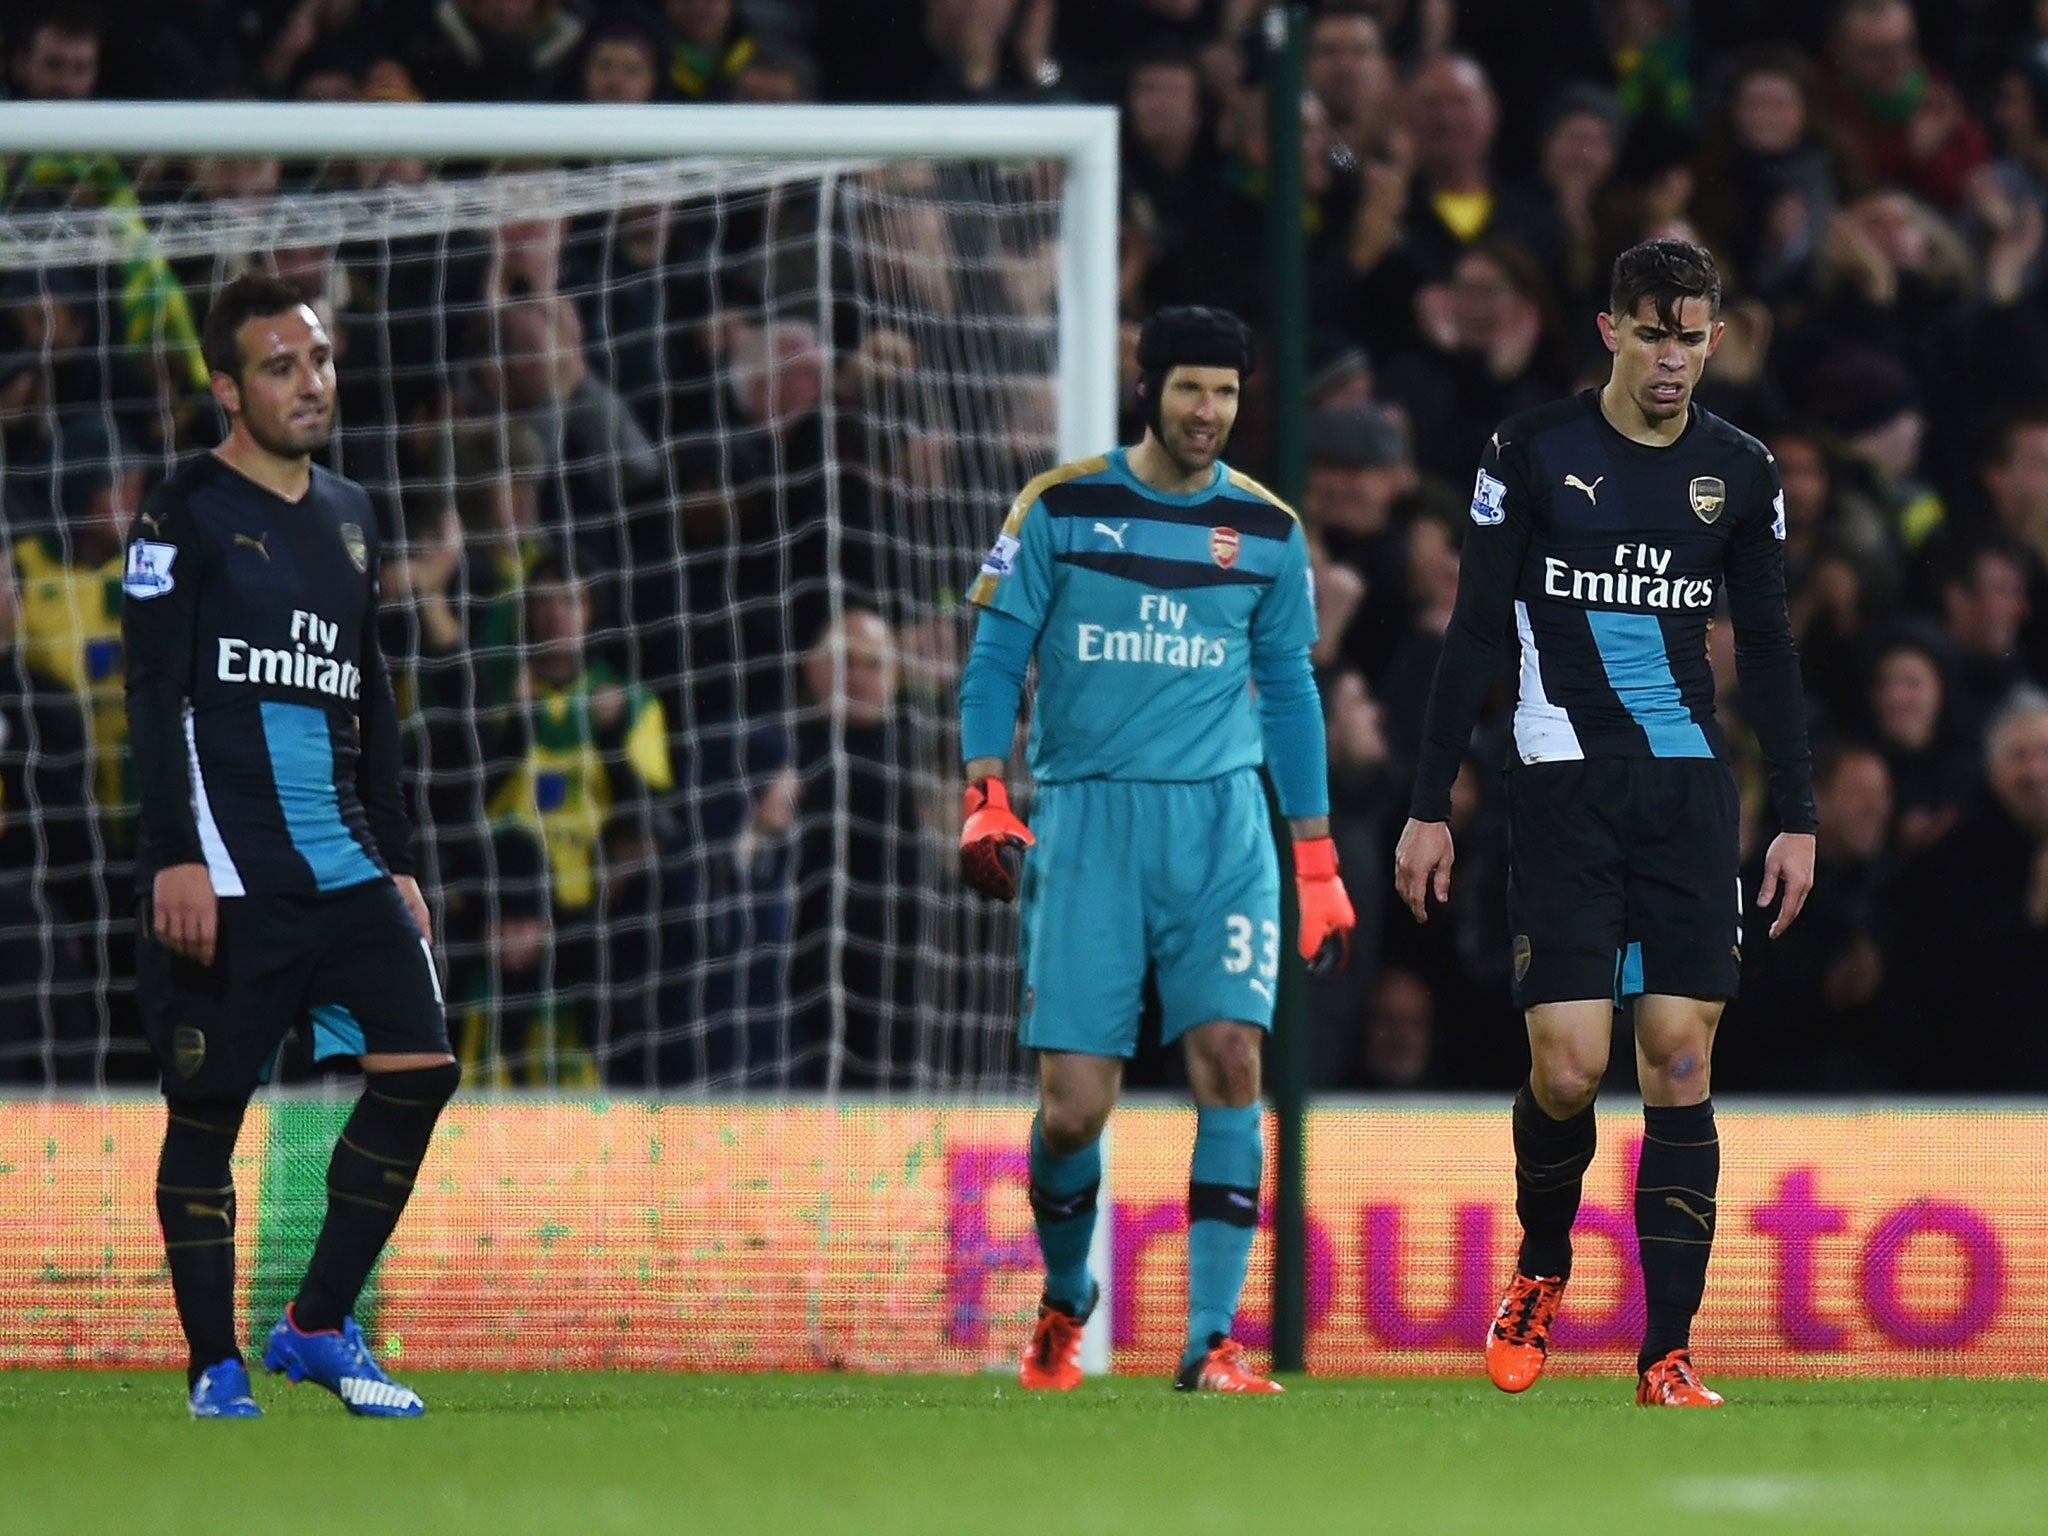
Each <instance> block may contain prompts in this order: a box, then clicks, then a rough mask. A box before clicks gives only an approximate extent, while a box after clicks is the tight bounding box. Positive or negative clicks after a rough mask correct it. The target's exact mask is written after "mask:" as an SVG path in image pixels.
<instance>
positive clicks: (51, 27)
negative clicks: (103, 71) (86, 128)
mask: <svg viewBox="0 0 2048 1536" xmlns="http://www.w3.org/2000/svg"><path fill="white" fill-rule="evenodd" d="M23 10H24V12H25V13H26V14H25V15H24V16H23V17H21V18H19V24H20V30H19V31H15V30H13V29H12V28H10V29H9V31H8V33H7V37H8V40H9V41H10V42H11V43H12V45H13V57H12V58H11V59H10V60H9V61H8V64H9V69H8V73H9V74H10V76H11V77H12V83H13V86H14V94H15V95H16V96H18V97H20V98H21V99H23V100H25V101H84V100H86V99H87V98H88V97H90V96H91V95H92V94H93V88H94V87H95V86H96V85H97V84H98V83H99V74H100V43H101V40H102V39H103V38H104V37H105V36H106V31H107V24H106V18H105V14H104V13H103V12H102V10H101V9H100V7H99V6H98V5H96V4H93V3H91V0H51V3H45V4H41V5H35V4H30V5H25V6H24V7H23Z"/></svg>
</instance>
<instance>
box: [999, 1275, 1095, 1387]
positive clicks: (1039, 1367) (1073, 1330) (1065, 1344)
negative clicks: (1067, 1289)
mask: <svg viewBox="0 0 2048 1536" xmlns="http://www.w3.org/2000/svg"><path fill="white" fill-rule="evenodd" d="M1101 1294H1102V1288H1101V1287H1100V1286H1097V1287H1096V1288H1095V1290H1094V1293H1093V1294H1092V1295H1090V1296H1089V1298H1088V1307H1087V1310H1086V1311H1084V1312H1082V1313H1081V1315H1080V1316H1079V1317H1076V1316H1075V1315H1074V1314H1073V1313H1071V1312H1069V1311H1067V1310H1066V1309H1065V1308H1064V1307H1060V1306H1055V1305H1054V1304H1053V1302H1052V1301H1051V1299H1050V1298H1047V1299H1044V1300H1041V1301H1040V1302H1039V1304H1038V1324H1037V1326H1036V1327H1034V1328H1033V1329H1032V1330H1031V1342H1030V1343H1028V1344H1026V1345H1025V1346H1024V1357H1023V1358H1022V1359H1021V1360H1019V1361H1018V1362H1017V1380H1018V1382H1019V1383H1021V1384H1022V1385H1023V1387H1024V1389H1025V1390H1026V1391H1028V1392H1071V1391H1073V1390H1074V1388H1076V1387H1078V1386H1079V1385H1081V1330H1082V1329H1083V1328H1085V1327H1086V1326H1087V1324H1088V1316H1089V1313H1091V1312H1093V1311H1094V1310H1095V1301H1096V1298H1097V1297H1099V1296H1101Z"/></svg>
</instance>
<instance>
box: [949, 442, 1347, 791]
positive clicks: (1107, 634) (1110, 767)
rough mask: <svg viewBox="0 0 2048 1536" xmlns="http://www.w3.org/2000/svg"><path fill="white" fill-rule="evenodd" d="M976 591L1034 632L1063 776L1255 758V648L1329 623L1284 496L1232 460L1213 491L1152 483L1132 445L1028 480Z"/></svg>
mask: <svg viewBox="0 0 2048 1536" xmlns="http://www.w3.org/2000/svg"><path fill="white" fill-rule="evenodd" d="M968 595H969V597H970V598H971V599H972V600H973V601H974V602H976V603H979V604H980V605H981V606H982V607H984V608H988V609H991V610H993V611H994V612H997V613H1002V614H1006V615H1008V616H1009V617H1011V618H1014V619H1019V620H1021V621H1023V622H1024V623H1025V624H1027V625H1028V626H1030V628H1031V630H1032V632H1033V633H1034V634H1035V635H1036V636H1037V643H1036V648H1035V656H1036V659H1037V662H1038V695H1037V700H1036V702H1035V704H1034V705H1033V707H1032V712H1031V772H1032V775H1033V776H1034V777H1035V778H1037V779H1039V780H1040V781H1042V782H1044V783H1052V784H1057V783H1067V782H1071V781H1073V780H1077V779H1138V780H1152V781H1169V782H1173V781H1179V782H1188V781H1194V780H1200V779H1211V778H1215V777H1217V776H1218V775H1220V774H1225V773H1231V772H1234V771H1236V770H1238V769H1241V768H1253V767H1257V766H1258V765H1259V763H1261V762H1262V761H1263V760H1264V757H1265V752H1264V748H1263V744H1262V742H1261V738H1260V731H1259V718H1258V712H1257V709H1256V708H1255V707H1254V703H1253V699H1252V692H1251V675H1252V671H1251V669H1252V659H1253V656H1254V654H1255V653H1256V654H1257V655H1259V656H1260V657H1262V658H1265V657H1271V656H1278V655H1283V654H1288V653H1305V652H1306V651H1307V649H1308V647H1309V646H1310V645H1311V644H1313V643H1314V641H1315V638H1316V620H1315V602H1314V590H1313V586H1312V581H1311V577H1310V575H1309V562H1308V542H1307V540H1306V539H1305V538H1304V536H1303V534H1302V530H1301V523H1300V520H1299V519H1298V518H1296V517H1295V515H1294V513H1293V512H1292V511H1290V510H1289V509H1288V507H1287V505H1286V503H1284V502H1282V501H1281V500H1280V499H1279V498H1278V497H1276V496H1274V495H1273V494H1272V493H1271V492H1270V491H1268V490H1267V489H1266V488H1265V487H1264V486H1262V485H1260V484H1259V483H1258V482H1257V481H1255V480H1252V479H1250V478H1248V477H1247V476H1245V475H1241V474H1239V473H1237V471H1235V470H1233V469H1230V468H1229V467H1228V466H1227V465H1224V464H1222V463H1220V462H1219V463H1218V464H1217V465H1216V467H1215V471H1214V478H1213V479H1212V480H1211V482H1210V484H1209V486H1208V488H1207V489H1206V490H1202V491H1198V492H1195V493H1193V494H1190V495H1180V496H1174V495H1168V494H1166V493H1164V492H1161V491H1155V490H1153V489H1151V488H1150V487H1148V486H1147V485H1145V484H1144V483H1143V482H1142V481H1140V480H1139V479H1138V477H1137V476H1136V475H1134V474H1132V473H1131V470H1130V467H1129V465H1128V463H1127V462H1126V457H1125V450H1123V449H1122V448H1118V449H1115V450H1113V451H1112V452H1110V453H1109V454H1107V455H1106V456H1103V457H1100V458H1093V459H1083V460H1080V461H1078V462H1076V463H1072V464H1063V465H1061V466H1060V467H1059V468H1057V469H1054V470H1051V471H1048V472H1047V473H1046V474H1043V475H1040V476H1039V477H1038V478H1037V479H1036V480H1033V481H1032V482H1031V483H1030V484H1029V485H1027V486H1025V487H1024V490H1023V492H1022V493H1021V494H1020V495H1019V496H1018V497H1017V500H1016V501H1015V502H1014V503H1013V504H1012V506H1011V508H1010V514H1009V517H1008V518H1007V519H1006V520H1005V521H1004V523H1003V531H1002V533H1001V535H1000V536H998V538H997V539H996V543H995V547H994V548H993V549H991V550H990V551H989V554H988V558H987V560H986V561H985V562H984V563H983V565H982V567H981V574H980V576H979V578H978V579H977V580H976V581H975V583H974V586H973V589H972V590H971V591H970V593H969V594H968Z"/></svg>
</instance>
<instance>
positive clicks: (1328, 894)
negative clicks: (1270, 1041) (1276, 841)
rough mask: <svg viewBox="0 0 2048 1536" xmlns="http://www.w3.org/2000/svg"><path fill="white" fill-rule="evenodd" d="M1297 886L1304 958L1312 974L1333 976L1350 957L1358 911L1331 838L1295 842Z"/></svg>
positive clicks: (1319, 977) (1317, 976)
mask: <svg viewBox="0 0 2048 1536" xmlns="http://www.w3.org/2000/svg"><path fill="white" fill-rule="evenodd" d="M1294 888H1295V890H1296V892H1297V893H1299V895H1300V897H1301V958H1302V959H1304V960H1306V961H1307V962H1308V973H1309V975H1311V976H1314V977H1316V978H1318V979H1319V980H1320V979H1321V978H1323V977H1327V976H1334V975H1336V974H1337V973H1338V972H1339V971H1341V970H1343V969H1344V964H1345V962H1346V961H1347V960H1349V959H1350V958H1351V930H1352V929H1353V928H1355V927H1357V926H1358V914H1357V913H1355V912H1353V911H1352V910H1351V898H1350V896H1349V895H1347V894H1346V893H1345V890H1344V882H1343V881H1342V880H1340V879H1338V878H1337V845H1336V844H1335V843H1334V842H1332V841H1331V840H1330V839H1329V838H1327V837H1316V838H1310V839H1309V840H1308V841H1306V842H1300V843H1296V844H1295V845H1294Z"/></svg>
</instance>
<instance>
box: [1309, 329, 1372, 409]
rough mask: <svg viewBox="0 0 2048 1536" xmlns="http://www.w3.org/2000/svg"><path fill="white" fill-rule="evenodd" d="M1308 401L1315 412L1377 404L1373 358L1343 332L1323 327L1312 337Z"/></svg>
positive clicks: (1311, 335)
mask: <svg viewBox="0 0 2048 1536" xmlns="http://www.w3.org/2000/svg"><path fill="white" fill-rule="evenodd" d="M1306 396H1307V398H1306V401H1305V404H1306V406H1307V408H1308V410H1309V411H1310V413H1311V414H1313V413H1314V412H1317V411H1322V410H1329V409H1345V408H1349V407H1352V406H1369V405H1372V404H1373V403H1374V400H1375V394H1374V390H1373V374H1372V359H1371V358H1370V357H1369V356H1367V355H1366V351H1365V348H1364V347H1361V346H1360V345H1359V344H1358V343H1357V342H1355V341H1353V340H1352V339H1351V338H1350V337H1349V336H1347V335H1345V334H1344V333H1343V332H1342V331H1338V330H1332V329H1330V328H1329V327H1328V326H1321V327H1318V328H1317V329H1315V330H1312V331H1310V332H1309V336H1308V383H1307V385H1306Z"/></svg>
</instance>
